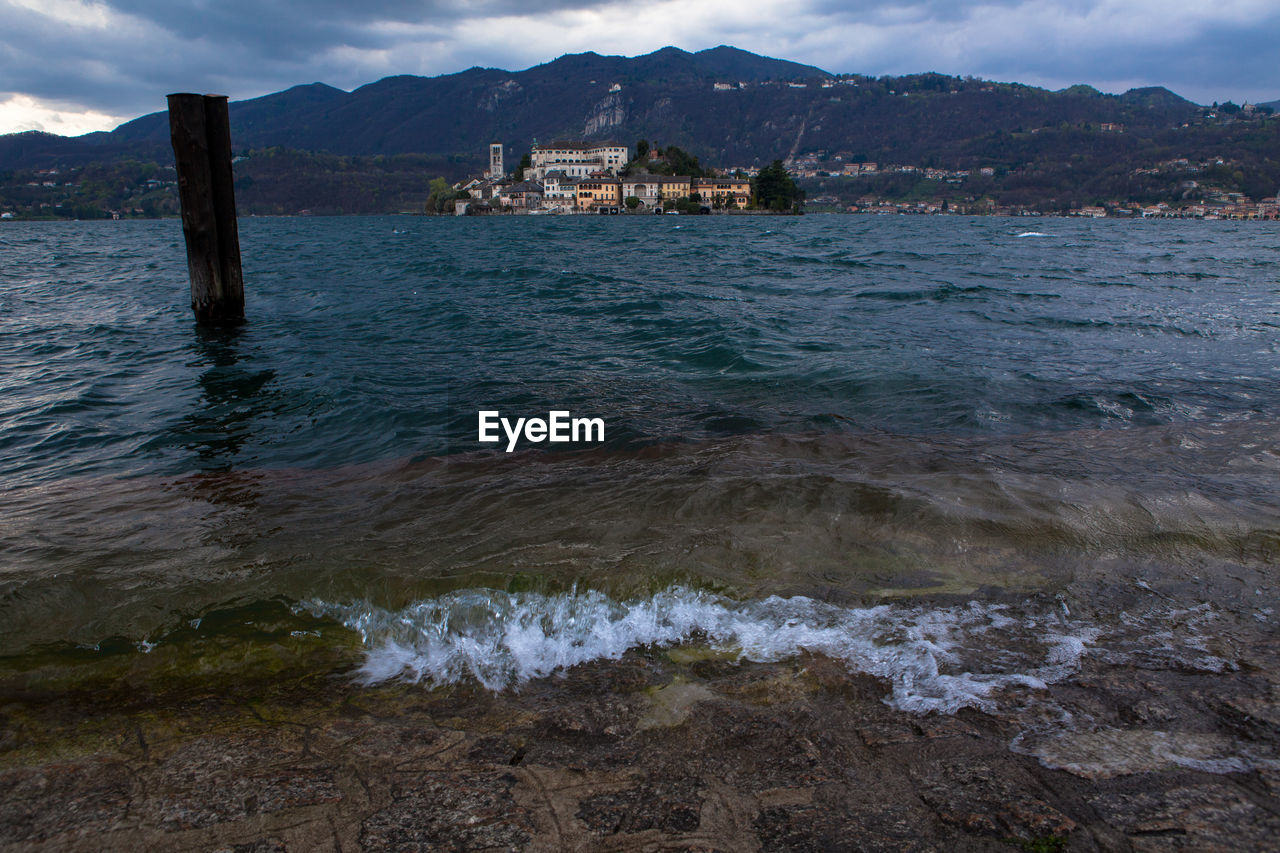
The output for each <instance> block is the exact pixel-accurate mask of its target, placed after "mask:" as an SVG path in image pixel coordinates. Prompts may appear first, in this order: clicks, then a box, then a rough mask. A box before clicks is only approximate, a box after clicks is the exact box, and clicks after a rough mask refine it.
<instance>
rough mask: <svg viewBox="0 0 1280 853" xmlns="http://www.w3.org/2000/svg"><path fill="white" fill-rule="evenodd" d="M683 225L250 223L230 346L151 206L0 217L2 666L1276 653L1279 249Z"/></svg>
mask: <svg viewBox="0 0 1280 853" xmlns="http://www.w3.org/2000/svg"><path fill="white" fill-rule="evenodd" d="M671 219H672V218H666V217H661V218H660V217H653V218H640V217H636V218H602V219H599V220H596V219H593V218H587V217H583V218H569V219H557V218H541V219H539V218H503V219H484V220H475V219H465V220H462V219H460V220H453V219H405V218H397V219H376V218H375V219H251V220H245V221H244V222H243V223H242V243H243V250H244V256H245V266H246V270H245V275H246V281H247V289H248V313H249V317H250V320H249V322H248V323H247V324H246V325H244V326H243V327H242V328H239V329H237V330H235V331H233V332H211V331H202V330H199V329H196V328H195V327H194V325H193V323H192V321H191V317H190V312H189V310H188V308H187V305H186V301H185V300H186V292H185V291H186V286H187V285H186V271H185V258H184V254H183V245H182V234H181V229H180V226H179V224H178V223H177V222H157V223H128V222H114V223H58V224H52V223H50V224H45V223H38V224H37V223H5V224H4V225H3V226H2V227H0V323H2V324H3V335H2V336H0V427H2V432H0V471H2V472H3V481H4V486H5V490H4V495H3V497H0V503H2V505H3V515H2V516H0V596H2V597H0V652H2V653H4V654H7V655H19V654H22V653H24V652H26V651H27V650H29V649H31V648H33V647H37V646H42V647H43V646H48V644H55V647H57V646H58V644H62V645H64V646H65V647H67V648H71V647H73V646H75V645H76V644H79V645H81V646H85V647H89V648H95V647H98V648H101V647H103V644H104V643H108V644H109V642H111V641H113V638H116V639H115V640H114V642H116V643H117V644H118V643H120V642H126V643H129V644H138V645H139V647H141V648H146V647H147V645H148V644H153V643H157V642H177V641H178V640H177V639H175V638H177V637H180V636H188V635H189V634H190V632H191V630H192V628H191V626H193V625H194V626H196V627H197V629H198V626H199V624H200V623H199V620H200V619H202V618H203V617H204V616H205V615H206V614H208V613H210V612H224V611H225V610H226V608H243V609H244V610H243V611H237V612H244V613H248V614H252V613H253V612H254V608H255V607H259V606H264V607H265V606H266V604H265V603H268V602H272V601H276V600H283V601H285V602H286V603H287V604H288V606H290V607H292V608H293V609H294V610H295V611H296V612H297V613H298V614H299V619H303V618H307V619H310V618H311V616H310V615H309V614H315V615H318V616H320V617H321V618H322V619H325V620H330V621H329V623H326V624H332V625H334V626H335V627H334V630H338V629H337V628H336V626H337V625H338V624H339V623H342V624H345V625H347V626H349V627H350V628H352V629H355V630H357V631H359V632H360V633H361V635H362V636H363V637H364V639H365V641H366V643H367V644H368V646H369V648H370V652H371V656H370V659H369V663H368V665H367V667H366V675H368V676H369V677H394V676H409V677H414V678H423V679H426V680H428V681H434V682H442V681H450V680H454V679H459V678H472V679H478V680H480V681H482V682H483V683H485V684H488V685H490V686H503V685H506V684H512V683H517V682H518V681H520V680H521V679H522V678H525V677H534V676H537V675H541V674H545V673H547V672H550V671H553V670H554V669H555V668H556V667H557V666H564V665H571V664H572V663H574V662H577V661H580V660H585V659H590V658H591V657H593V656H596V657H599V656H604V657H608V656H613V655H616V654H619V653H621V651H622V650H625V649H626V648H629V647H632V646H635V645H646V644H659V645H661V644H679V643H688V642H710V643H712V644H713V645H717V647H718V648H720V649H721V652H724V653H733V654H741V655H743V656H745V657H749V658H752V659H776V658H777V657H779V656H785V655H788V654H795V653H797V652H799V651H802V650H806V649H807V650H816V651H822V652H824V653H827V654H831V655H834V656H837V657H842V658H844V659H846V660H847V661H848V662H849V664H850V666H853V667H855V668H859V669H862V670H864V671H868V672H873V673H875V674H878V675H882V676H883V677H885V678H886V679H888V681H889V682H890V683H891V685H892V690H893V694H892V696H893V701H894V702H896V703H898V704H900V705H901V706H902V707H905V708H911V709H915V710H929V709H933V710H953V709H954V708H956V707H960V706H963V705H966V704H969V705H977V706H979V707H984V706H985V703H987V702H988V701H989V697H990V696H991V695H992V692H993V691H997V690H1001V689H1006V688H1009V687H1016V686H1019V685H1021V686H1031V687H1034V685H1035V684H1037V683H1044V682H1047V681H1052V680H1053V679H1054V678H1057V677H1061V675H1062V674H1063V673H1065V672H1067V671H1069V670H1070V668H1071V666H1072V665H1073V661H1076V660H1078V659H1079V656H1080V655H1081V654H1103V653H1104V652H1105V653H1107V654H1119V652H1117V651H1116V649H1117V648H1120V647H1121V646H1123V647H1124V648H1130V646H1132V648H1131V649H1130V651H1129V652H1125V654H1128V653H1132V654H1146V655H1148V656H1152V655H1154V656H1155V658H1158V657H1159V655H1161V654H1163V655H1165V656H1166V658H1167V659H1168V660H1170V661H1174V660H1176V661H1177V664H1176V665H1178V666H1193V667H1194V666H1209V667H1212V666H1224V665H1228V664H1229V662H1230V659H1231V658H1230V655H1229V654H1227V653H1226V652H1223V651H1222V650H1221V649H1218V648H1217V646H1218V645H1220V644H1223V643H1225V644H1227V645H1230V644H1231V643H1232V642H1236V641H1238V640H1240V639H1241V638H1242V637H1244V635H1245V633H1247V632H1248V631H1268V630H1271V627H1270V626H1272V625H1273V624H1274V622H1273V620H1274V618H1275V614H1274V609H1273V608H1274V606H1275V604H1276V601H1275V599H1276V593H1275V587H1274V578H1273V575H1274V572H1273V567H1274V565H1275V562H1276V559H1277V557H1278V556H1280V488H1278V487H1277V484H1280V420H1278V419H1277V418H1278V416H1280V415H1278V413H1280V382H1278V381H1277V380H1280V278H1278V277H1277V273H1276V270H1277V269H1280V264H1278V263H1277V262H1278V261H1280V230H1278V229H1277V228H1276V227H1274V225H1273V224H1271V223H1240V224H1233V223H1197V222H1150V223H1148V222H1110V221H1109V222H1093V221H1073V220H1057V219H1054V220H1038V221H1036V228H1035V232H1036V233H1034V234H1028V233H1027V232H1028V231H1029V230H1030V229H1028V228H1027V227H1026V226H1025V221H1019V220H1006V219H995V218H979V219H965V218H954V219H953V218H939V217H930V218H919V219H914V218H901V219H898V218H892V219H891V218H875V219H867V218H845V217H806V218H797V219H790V218H774V217H706V218H697V217H693V218H684V219H681V220H680V221H679V222H678V223H672V221H671ZM480 408H491V409H500V410H502V411H503V413H504V414H507V413H510V414H513V415H523V416H530V415H540V414H544V413H545V412H546V411H547V410H549V409H553V408H554V409H569V410H572V411H573V412H574V413H575V414H579V415H587V416H596V417H603V418H604V419H605V422H606V433H607V441H606V443H605V444H604V445H603V446H593V447H574V448H569V449H558V450H555V451H547V450H524V451H522V452H517V453H513V454H506V453H502V452H501V451H495V450H492V449H487V448H485V449H482V448H481V447H480V446H479V445H478V444H477V443H476V441H475V430H476V411H477V410H478V409H480ZM1194 608H1200V609H1199V610H1195V609H1194ZM1206 608H1207V609H1206ZM1188 613H1194V614H1198V615H1197V616H1196V619H1195V620H1191V621H1188V617H1187V616H1186V614H1188ZM1162 614H1163V615H1162ZM1177 614H1182V615H1177ZM1206 614H1208V615H1206ZM1215 620H1216V621H1215ZM213 621H214V620H210V624H212V622H213ZM224 621H225V620H224ZM248 621H250V622H251V621H252V618H249V620H248ZM307 624H308V625H309V624H311V623H309V622H308V623H307ZM1188 625H1206V626H1209V627H1206V628H1204V630H1199V629H1196V630H1192V628H1188ZM1175 628H1176V630H1175ZM1166 629H1167V630H1166ZM1162 631H1163V632H1165V634H1168V636H1167V637H1166V636H1164V634H1162V633H1161V632H1162ZM184 632H185V633H184ZM1170 632H1172V633H1170ZM1153 636H1157V637H1164V638H1163V639H1159V640H1151V639H1150V638H1151V637H1153ZM1107 638H1111V640H1108V639H1107ZM1144 638H1145V639H1144ZM1143 642H1146V643H1147V646H1146V647H1142V644H1143ZM1125 644H1130V645H1125ZM1135 644H1136V645H1135ZM1139 647H1142V648H1139ZM1155 658H1152V659H1155ZM1223 661H1227V662H1228V663H1223ZM1215 662H1216V663H1215ZM1170 665H1173V664H1170Z"/></svg>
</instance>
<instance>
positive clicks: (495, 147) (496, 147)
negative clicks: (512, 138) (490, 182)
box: [484, 142, 507, 178]
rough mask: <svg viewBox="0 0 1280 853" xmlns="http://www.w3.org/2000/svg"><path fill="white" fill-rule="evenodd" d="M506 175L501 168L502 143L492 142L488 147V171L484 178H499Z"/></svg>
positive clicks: (504, 170)
mask: <svg viewBox="0 0 1280 853" xmlns="http://www.w3.org/2000/svg"><path fill="white" fill-rule="evenodd" d="M506 174H507V170H506V169H504V168H503V167H502V143H501V142H494V143H491V144H490V145H489V171H487V172H485V173H484V176H485V177H486V178H501V177H503V176H504V175H506Z"/></svg>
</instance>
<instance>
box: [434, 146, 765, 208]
mask: <svg viewBox="0 0 1280 853" xmlns="http://www.w3.org/2000/svg"><path fill="white" fill-rule="evenodd" d="M503 151H504V149H503V145H502V143H501V142H494V143H493V144H491V145H490V146H489V168H488V169H487V170H486V171H485V173H484V175H482V176H480V177H476V178H472V179H470V180H467V181H461V182H459V183H456V184H454V185H453V187H452V190H453V198H452V199H447V198H446V199H440V201H438V202H437V203H435V204H431V203H429V204H428V209H431V208H433V207H434V208H435V209H436V210H437V211H438V212H442V213H445V212H449V211H448V210H447V209H446V206H447V204H448V202H449V201H452V203H453V210H452V212H453V213H454V214H455V215H458V216H464V215H472V216H474V215H477V214H487V213H513V214H583V213H595V214H619V213H634V214H643V213H712V212H730V211H745V210H747V209H748V208H751V207H756V206H757V204H758V202H759V203H763V205H764V206H765V207H766V208H767V207H769V204H768V202H769V201H770V200H769V199H758V198H757V196H756V193H755V191H754V190H753V187H752V182H751V178H752V177H758V175H759V170H758V169H753V170H752V172H753V173H754V174H748V172H747V171H746V170H736V171H735V172H733V173H729V172H725V171H721V170H710V169H703V168H701V166H700V165H699V164H698V163H697V161H696V160H694V159H693V158H689V157H688V156H687V155H685V154H684V152H681V151H680V150H679V149H676V148H669V149H666V150H665V151H664V150H661V149H654V148H651V147H650V146H649V145H648V143H647V142H645V141H643V140H641V142H640V143H638V144H637V150H636V157H635V159H634V160H633V159H632V158H631V152H630V148H629V147H628V146H625V145H617V144H615V143H612V142H603V143H589V142H582V141H569V140H558V141H555V142H551V143H548V144H545V145H540V144H538V143H537V142H534V144H533V146H532V148H531V149H530V151H529V153H528V154H527V155H526V156H525V157H524V158H523V159H522V160H521V163H520V165H519V166H518V167H517V168H516V170H515V171H514V172H510V173H509V172H507V170H506V168H505V165H504V156H503ZM683 164H687V165H690V166H692V167H693V168H691V169H690V170H689V171H691V172H697V174H684V175H682V174H674V173H672V174H666V172H675V171H678V168H677V167H678V166H679V165H683ZM437 198H439V196H438V195H437ZM775 209H777V208H776V207H775Z"/></svg>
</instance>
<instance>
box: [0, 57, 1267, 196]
mask: <svg viewBox="0 0 1280 853" xmlns="http://www.w3.org/2000/svg"><path fill="white" fill-rule="evenodd" d="M230 109H231V126H232V127H231V129H232V142H233V145H234V147H235V149H236V151H237V152H239V153H249V152H253V156H251V157H250V158H249V159H248V160H244V161H241V162H240V163H239V164H238V165H237V166H236V174H237V198H238V200H239V201H240V202H241V206H242V208H244V209H247V210H253V211H256V212H290V211H295V210H300V209H304V208H305V209H312V210H315V211H322V210H323V211H326V212H376V211H381V210H386V211H394V210H402V209H411V208H413V207H414V206H415V205H420V201H415V200H420V198H421V197H422V195H423V191H424V190H425V186H426V184H425V181H426V180H429V179H430V178H431V177H434V176H438V175H439V176H444V177H447V178H449V179H450V180H457V179H459V178H462V177H464V176H466V175H467V174H475V173H477V172H479V171H480V170H481V169H483V168H484V166H485V165H486V161H487V150H488V145H489V143H491V142H493V141H495V140H497V141H501V142H503V143H504V144H505V146H506V152H507V161H508V163H512V164H514V163H515V162H517V161H518V159H519V157H520V155H522V154H524V153H525V152H527V151H528V150H529V146H530V145H531V144H532V143H534V142H535V141H542V142H550V141H553V140H556V139H585V140H615V141H617V142H621V143H626V144H634V143H635V141H636V140H638V139H642V138H643V139H647V140H649V141H650V142H651V143H653V144H654V145H655V146H658V145H660V146H670V145H676V146H679V147H680V148H682V149H684V150H686V151H688V152H690V153H691V154H693V155H695V156H696V157H698V158H699V159H700V160H701V161H702V162H703V163H704V164H708V165H712V166H720V167H738V166H753V165H765V164H768V163H770V162H772V161H773V160H774V159H775V158H788V157H790V158H792V159H793V160H795V161H796V162H798V163H799V162H804V161H814V162H823V163H825V164H826V166H825V168H826V169H827V170H830V169H835V170H836V171H839V170H840V169H842V168H843V166H842V164H845V163H849V162H860V161H861V162H875V163H879V164H900V165H911V166H916V167H919V168H920V169H921V170H924V169H929V168H933V169H939V170H955V171H964V170H969V171H972V172H973V173H974V175H975V177H974V179H973V180H971V181H960V182H958V183H957V182H953V183H955V185H954V186H952V185H951V184H945V185H944V184H943V183H939V182H938V181H936V180H935V181H932V182H926V183H920V182H921V181H925V180H926V179H925V177H921V176H920V175H923V172H920V173H916V172H907V173H905V174H897V175H884V176H882V177H881V178H878V179H876V180H875V181H870V182H869V181H867V180H866V179H865V178H864V177H860V178H859V179H858V180H857V181H855V182H852V183H849V182H846V184H848V185H844V184H842V185H841V186H839V187H836V188H835V189H834V190H833V188H832V187H831V186H827V187H825V188H824V187H822V186H815V187H814V188H813V189H814V195H815V197H816V196H817V195H819V194H821V195H827V196H832V195H835V196H839V197H840V200H841V203H844V202H845V201H847V200H848V198H854V199H856V198H857V197H859V195H860V194H870V195H881V196H885V197H897V198H921V197H934V196H936V195H938V194H939V193H950V194H953V195H955V196H957V197H958V199H960V200H962V199H963V198H965V197H967V196H973V195H975V194H977V195H985V196H991V197H993V198H998V199H1000V200H1002V201H1008V202H1009V203H1011V204H1040V203H1041V202H1044V203H1045V205H1046V206H1047V207H1053V206H1054V205H1057V206H1058V207H1060V206H1061V205H1062V204H1066V203H1068V202H1070V203H1076V202H1080V201H1083V200H1089V199H1092V200H1094V201H1096V200H1097V199H1105V198H1132V199H1135V200H1143V201H1152V202H1154V201H1178V200H1181V201H1186V200H1187V199H1188V198H1190V197H1191V196H1188V194H1187V192H1188V187H1189V185H1190V188H1191V189H1192V190H1194V193H1193V195H1194V194H1195V193H1198V194H1200V195H1202V196H1205V195H1207V194H1210V193H1212V192H1242V193H1245V194H1247V195H1250V196H1252V197H1254V198H1261V197H1266V196H1270V195H1274V194H1275V192H1276V187H1277V185H1280V158H1276V157H1275V156H1274V152H1275V151H1276V150H1278V146H1280V120H1276V119H1274V118H1271V117H1270V116H1266V115H1262V114H1258V115H1249V116H1245V115H1243V114H1239V113H1238V112H1230V111H1226V110H1217V111H1213V110H1208V109H1206V108H1204V107H1201V106H1197V105H1196V104H1194V103H1192V102H1190V101H1188V100H1186V99H1185V98H1182V97H1180V96H1178V95H1177V94H1175V93H1173V92H1170V91H1169V90H1168V89H1165V88H1162V87H1147V88H1140V89H1131V90H1129V91H1128V92H1125V93H1123V94H1119V95H1111V94H1105V93H1103V92H1100V91H1098V90H1097V89H1094V88H1092V87H1090V86H1086V85H1076V86H1071V87H1068V88H1065V89H1062V90H1060V91H1056V92H1053V91H1049V90H1047V89H1041V88H1037V87H1034V86H1026V85H1022V84H1018V83H998V82H993V81H987V80H979V79H975V78H972V77H966V78H960V77H951V76H947V75H943V74H935V73H925V74H912V75H906V76H901V77H887V76H886V77H869V76H863V75H856V74H842V75H835V74H831V73H829V72H827V71H825V70H823V69H821V68H818V67H815V66H811V65H802V64H799V63H795V62H789V61H786V60H780V59H772V58H769V57H764V56H757V55H755V54H752V53H749V52H747V51H744V50H739V49H737V48H733V47H728V46H720V47H716V48H711V49H709V50H702V51H698V52H696V53H690V52H687V51H684V50H679V49H677V48H674V47H666V48H663V49H661V50H657V51H654V52H653V53H649V54H646V55H643V56H637V57H631V58H628V57H624V56H604V55H600V54H597V53H591V52H588V53H578V54H568V55H565V56H561V57H559V58H558V59H555V60H553V61H551V62H547V63H545V64H542V65H537V66H534V67H532V68H528V69H525V70H523V71H515V72H512V71H504V70H502V69H498V68H478V67H477V68H469V69H467V70H465V71H461V72H458V73H456V74H445V75H441V76H438V77H416V76H410V75H400V76H394V77H387V78H384V79H382V80H378V81H377V82H374V83H370V84H368V85H366V86H361V87H359V88H357V89H355V90H353V91H351V92H346V91H343V90H341V89H336V88H334V87H332V86H328V85H325V84H324V83H318V82H317V83H311V84H307V85H301V86H294V87H293V88H290V89H287V90H285V91H282V92H275V93H273V94H270V95H265V96H263V97H260V98H253V99H250V100H245V101H237V102H235V103H232V104H231V106H230ZM1181 160H1185V161H1187V162H1188V163H1195V164H1204V168H1205V169H1210V167H1212V169H1211V173H1201V172H1192V173H1188V174H1181V173H1177V170H1176V169H1172V168H1169V167H1167V164H1169V163H1171V162H1178V161H1181ZM1219 161H1221V162H1219ZM171 162H172V153H171V149H170V145H169V132H168V119H167V116H166V114H165V113H164V112H156V113H152V114H150V115H146V116H142V117H140V118H137V119H134V120H133V121H129V122H126V123H125V124H122V125H120V126H119V127H117V128H116V129H115V130H113V131H111V132H110V133H94V134H88V135H86V136H82V137H75V138H65V137H58V136H51V135H49V134H42V133H25V134H11V135H8V136H0V205H8V208H7V209H12V210H15V211H23V212H24V214H23V215H32V216H41V215H68V211H76V212H75V213H74V215H78V216H80V215H84V216H87V215H90V214H91V212H92V211H94V210H98V211H100V212H101V211H103V210H110V209H117V208H125V209H128V210H142V211H144V215H153V213H164V212H166V211H169V210H171V209H173V206H174V205H175V204H176V201H175V200H174V197H173V192H172V190H171V189H170V190H165V191H163V192H161V191H159V190H155V185H156V184H157V183H159V184H160V185H162V186H164V185H165V183H164V181H165V176H164V175H160V174H157V173H155V172H154V169H155V168H157V167H162V166H164V165H165V164H168V163H171ZM1162 164H1166V165H1162ZM68 167H69V168H71V169H77V168H81V169H84V170H85V172H86V173H89V172H91V173H92V174H93V175H94V176H95V177H93V179H92V183H91V186H92V192H90V190H88V189H83V188H82V189H81V190H74V192H73V190H72V189H67V190H63V189H57V190H56V191H55V190H54V189H53V188H49V187H46V186H45V183H46V182H45V181H44V180H43V179H41V180H38V181H37V180H35V179H34V176H32V175H31V174H30V170H39V169H50V168H59V169H62V168H68ZM91 167H92V168H91ZM810 168H812V167H810ZM1188 168H1190V167H1188ZM112 169H115V170H116V171H117V172H119V174H117V173H113V172H112ZM24 170H25V171H24ZM120 170H124V171H123V172H120ZM6 173H12V174H11V175H9V176H8V178H7V179H6ZM978 175H982V176H984V177H991V178H992V180H988V181H986V182H985V183H984V181H983V180H979V179H978V177H977V176H978ZM1206 178H1209V179H1211V180H1206ZM129 181H134V182H135V183H134V184H129V183H128V182H129ZM137 181H141V182H142V184H141V185H139V184H137V183H136V182H137ZM84 182H85V181H84V179H83V176H81V180H80V183H84ZM124 185H128V186H133V187H134V188H135V189H134V190H131V191H130V192H128V193H124V194H121V192H116V191H114V190H111V188H112V187H118V186H124ZM1200 185H1203V186H1200ZM76 186H78V184H77V182H76V181H64V182H62V183H61V184H59V187H70V188H74V187H76ZM146 187H151V189H146ZM37 188H38V189H37ZM148 193H153V194H154V193H160V194H159V195H154V197H153V196H152V195H148ZM1088 203H1094V202H1093V201H1090V202H1088ZM148 205H150V206H148Z"/></svg>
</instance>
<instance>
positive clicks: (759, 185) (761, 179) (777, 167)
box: [751, 160, 804, 212]
mask: <svg viewBox="0 0 1280 853" xmlns="http://www.w3.org/2000/svg"><path fill="white" fill-rule="evenodd" d="M751 194H752V195H753V196H755V200H756V207H762V208H764V209H766V210H791V211H795V212H799V210H800V203H801V202H802V201H804V193H803V192H801V190H800V188H799V187H797V186H796V182H795V181H794V180H792V178H791V175H789V174H787V170H786V168H785V167H784V166H783V165H782V161H781V160H774V161H773V164H772V165H769V166H765V167H764V168H763V169H761V170H760V174H758V175H756V179H755V180H754V181H752V182H751Z"/></svg>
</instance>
